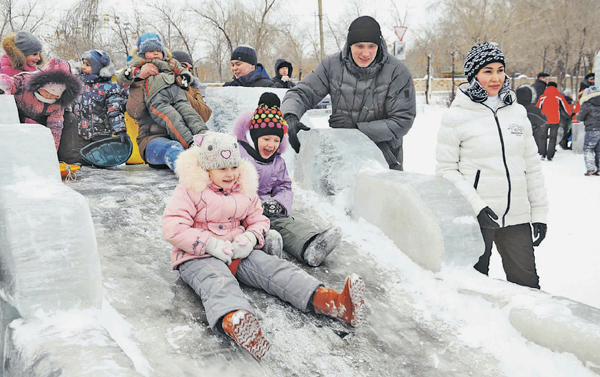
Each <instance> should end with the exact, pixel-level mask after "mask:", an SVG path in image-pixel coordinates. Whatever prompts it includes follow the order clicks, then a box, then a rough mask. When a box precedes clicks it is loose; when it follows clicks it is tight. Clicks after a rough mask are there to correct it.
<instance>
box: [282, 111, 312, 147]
mask: <svg viewBox="0 0 600 377" xmlns="http://www.w3.org/2000/svg"><path fill="white" fill-rule="evenodd" d="M284 119H285V121H286V122H287V125H288V133H289V136H288V137H289V140H290V145H291V146H292V148H294V150H295V151H296V153H299V152H300V140H298V131H301V130H304V131H308V130H310V127H306V126H305V125H304V123H302V122H300V120H299V119H298V117H297V116H295V115H294V114H286V115H284Z"/></svg>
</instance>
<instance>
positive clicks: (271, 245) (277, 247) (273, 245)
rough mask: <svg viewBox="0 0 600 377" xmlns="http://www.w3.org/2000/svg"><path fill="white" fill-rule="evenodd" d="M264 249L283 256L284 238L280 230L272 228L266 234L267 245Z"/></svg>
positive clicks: (280, 256) (268, 252)
mask: <svg viewBox="0 0 600 377" xmlns="http://www.w3.org/2000/svg"><path fill="white" fill-rule="evenodd" d="M262 250H263V251H264V252H265V253H267V254H269V255H275V256H276V257H278V258H283V239H282V238H281V234H279V232H278V231H276V230H273V229H270V230H269V231H268V232H267V234H266V235H265V245H264V246H263V248H262Z"/></svg>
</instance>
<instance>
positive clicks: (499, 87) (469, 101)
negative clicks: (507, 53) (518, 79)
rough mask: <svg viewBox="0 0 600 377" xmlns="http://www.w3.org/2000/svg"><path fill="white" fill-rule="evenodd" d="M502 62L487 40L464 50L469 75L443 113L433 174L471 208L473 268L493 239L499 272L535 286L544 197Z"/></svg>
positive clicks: (484, 268)
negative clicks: (476, 254) (476, 231)
mask: <svg viewBox="0 0 600 377" xmlns="http://www.w3.org/2000/svg"><path fill="white" fill-rule="evenodd" d="M505 64H506V63H505V59H504V54H503V53H502V50H500V48H498V46H496V45H493V44H491V43H488V42H485V43H481V44H478V45H475V46H473V47H472V48H471V50H470V51H469V53H468V54H467V56H466V57H465V66H464V71H465V75H466V76H467V80H468V82H467V83H463V84H461V85H460V86H459V89H460V90H458V92H457V95H456V99H455V100H454V102H452V105H450V109H449V110H448V111H447V112H446V113H445V114H444V116H443V118H442V124H441V126H440V129H439V134H438V144H437V152H436V158H437V167H436V175H438V176H440V177H443V178H446V179H448V180H449V181H450V182H452V183H453V184H454V185H455V186H456V188H458V189H459V190H460V192H461V193H462V194H463V195H464V196H465V198H466V199H467V201H468V202H469V203H470V204H471V207H472V208H473V211H474V213H475V214H477V220H478V221H479V226H480V228H481V233H482V235H483V240H484V243H485V250H484V252H483V255H482V256H481V257H480V258H479V261H478V262H477V263H476V264H475V266H474V268H475V269H476V270H477V271H479V272H481V273H482V274H486V275H487V274H488V271H489V263H490V258H491V255H492V246H493V244H494V243H495V244H496V248H497V250H498V253H499V254H500V256H501V257H502V265H503V267H504V272H505V273H506V279H507V280H508V281H510V282H513V283H516V284H519V285H524V286H527V287H531V288H538V289H539V288H540V285H539V277H538V274H537V271H536V267H535V255H534V249H533V248H534V246H538V245H539V244H540V243H541V242H542V240H543V239H544V238H545V237H546V230H547V226H546V223H547V220H546V219H547V213H548V201H547V199H546V189H545V186H544V178H543V175H542V168H541V163H540V160H539V158H538V157H537V147H536V145H535V141H534V140H533V136H532V128H531V124H530V122H529V119H528V118H527V113H526V111H525V109H524V108H523V107H522V106H521V105H519V104H517V103H515V98H514V93H513V92H512V91H511V90H510V79H509V77H508V76H507V75H506V74H505V72H504V71H505ZM531 223H533V236H534V237H536V240H535V241H534V240H533V237H532V224H531Z"/></svg>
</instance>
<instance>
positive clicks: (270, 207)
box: [262, 199, 283, 217]
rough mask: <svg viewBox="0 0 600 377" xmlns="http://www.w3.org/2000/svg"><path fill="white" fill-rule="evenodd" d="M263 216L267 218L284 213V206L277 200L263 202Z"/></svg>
mask: <svg viewBox="0 0 600 377" xmlns="http://www.w3.org/2000/svg"><path fill="white" fill-rule="evenodd" d="M262 207H263V214H264V215H265V216H267V217H273V216H276V215H279V214H280V213H281V212H282V211H283V206H282V205H281V204H279V202H278V201H277V200H274V199H272V200H267V201H265V202H262Z"/></svg>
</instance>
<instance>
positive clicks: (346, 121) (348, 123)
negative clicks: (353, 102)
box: [329, 113, 358, 128]
mask: <svg viewBox="0 0 600 377" xmlns="http://www.w3.org/2000/svg"><path fill="white" fill-rule="evenodd" d="M329 127H331V128H358V126H357V125H356V123H355V122H354V121H353V120H352V118H351V117H350V115H346V114H341V113H336V114H331V116H330V117H329Z"/></svg>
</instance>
